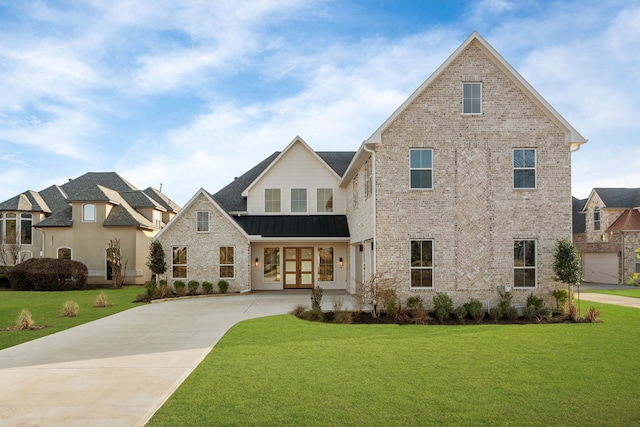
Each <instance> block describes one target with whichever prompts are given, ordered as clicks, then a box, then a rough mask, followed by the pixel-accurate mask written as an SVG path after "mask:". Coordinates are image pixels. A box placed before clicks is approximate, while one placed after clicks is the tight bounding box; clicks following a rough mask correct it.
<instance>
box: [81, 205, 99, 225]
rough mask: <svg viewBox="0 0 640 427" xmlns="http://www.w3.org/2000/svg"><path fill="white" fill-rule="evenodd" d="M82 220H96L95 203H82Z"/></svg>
mask: <svg viewBox="0 0 640 427" xmlns="http://www.w3.org/2000/svg"><path fill="white" fill-rule="evenodd" d="M82 222H96V205H94V204H92V203H87V204H85V205H82Z"/></svg>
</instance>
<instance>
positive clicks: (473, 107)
mask: <svg viewBox="0 0 640 427" xmlns="http://www.w3.org/2000/svg"><path fill="white" fill-rule="evenodd" d="M462 114H482V84H481V83H462Z"/></svg>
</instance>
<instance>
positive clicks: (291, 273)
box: [284, 248, 313, 289]
mask: <svg viewBox="0 0 640 427" xmlns="http://www.w3.org/2000/svg"><path fill="white" fill-rule="evenodd" d="M284 288H285V289H312V288H313V248H284Z"/></svg>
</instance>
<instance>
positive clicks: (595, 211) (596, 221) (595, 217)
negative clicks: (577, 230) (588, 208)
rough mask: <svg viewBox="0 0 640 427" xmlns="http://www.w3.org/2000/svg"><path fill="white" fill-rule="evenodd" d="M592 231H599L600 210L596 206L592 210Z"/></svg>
mask: <svg viewBox="0 0 640 427" xmlns="http://www.w3.org/2000/svg"><path fill="white" fill-rule="evenodd" d="M593 230H594V231H600V208H599V207H598V206H596V207H595V208H594V209H593Z"/></svg>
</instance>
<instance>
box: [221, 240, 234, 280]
mask: <svg viewBox="0 0 640 427" xmlns="http://www.w3.org/2000/svg"><path fill="white" fill-rule="evenodd" d="M234 252H235V251H234V247H233V246H220V278H221V279H233V278H234V277H235V271H234V270H235V268H234V266H235V261H234Z"/></svg>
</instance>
